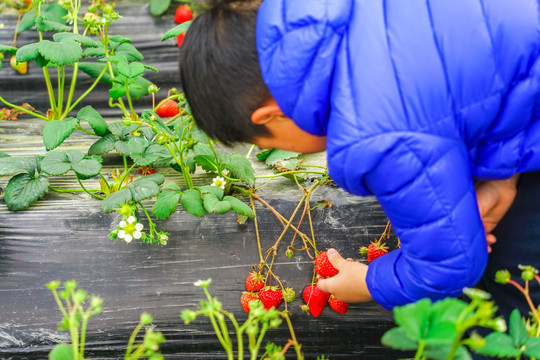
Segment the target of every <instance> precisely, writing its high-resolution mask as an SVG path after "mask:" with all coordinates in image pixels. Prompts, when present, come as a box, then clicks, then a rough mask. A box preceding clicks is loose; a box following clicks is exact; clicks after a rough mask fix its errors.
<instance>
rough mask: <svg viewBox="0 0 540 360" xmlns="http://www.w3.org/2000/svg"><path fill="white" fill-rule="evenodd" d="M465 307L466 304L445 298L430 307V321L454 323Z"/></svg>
mask: <svg viewBox="0 0 540 360" xmlns="http://www.w3.org/2000/svg"><path fill="white" fill-rule="evenodd" d="M466 307H467V304H466V303H465V302H464V301H462V300H459V299H455V298H445V299H443V300H441V301H437V302H436V303H433V304H432V305H431V321H432V322H443V321H450V322H454V323H455V322H456V321H457V319H458V317H459V315H460V314H461V313H462V312H463V310H465V308H466Z"/></svg>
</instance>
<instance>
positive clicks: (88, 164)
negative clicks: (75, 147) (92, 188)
mask: <svg viewBox="0 0 540 360" xmlns="http://www.w3.org/2000/svg"><path fill="white" fill-rule="evenodd" d="M71 168H72V169H73V171H75V173H76V174H77V176H78V177H79V178H80V179H81V180H87V179H90V178H93V177H94V176H96V175H98V174H99V172H100V171H101V161H99V160H97V159H96V158H94V157H93V158H90V159H81V160H79V161H77V162H74V163H72V164H71Z"/></svg>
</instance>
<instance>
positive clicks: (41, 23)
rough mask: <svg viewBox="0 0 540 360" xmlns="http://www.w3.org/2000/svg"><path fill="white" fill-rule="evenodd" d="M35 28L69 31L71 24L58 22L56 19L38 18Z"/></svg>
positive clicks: (39, 29)
mask: <svg viewBox="0 0 540 360" xmlns="http://www.w3.org/2000/svg"><path fill="white" fill-rule="evenodd" d="M36 30H38V31H71V26H67V25H64V24H60V23H58V22H56V21H51V20H45V19H44V18H38V20H37V21H36Z"/></svg>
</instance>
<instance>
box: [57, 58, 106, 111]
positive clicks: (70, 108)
mask: <svg viewBox="0 0 540 360" xmlns="http://www.w3.org/2000/svg"><path fill="white" fill-rule="evenodd" d="M75 67H76V68H78V67H79V63H75ZM106 71H107V66H104V67H103V70H101V73H100V74H99V75H98V77H97V78H96V80H95V81H94V82H93V83H92V85H90V87H89V88H88V90H86V91H85V92H84V93H83V94H82V95H81V96H79V98H78V99H77V100H76V101H75V102H74V103H73V105H70V104H71V100H72V98H73V94H74V88H75V85H74V82H73V80H72V82H71V89H70V91H69V98H68V101H67V104H66V111H65V112H64V115H63V117H64V118H65V117H66V116H67V115H68V114H69V113H70V112H71V111H72V110H73V109H75V107H76V106H77V104H79V102H80V101H81V100H82V99H84V98H85V97H86V96H87V95H88V94H90V92H91V91H92V90H94V88H95V87H96V86H97V84H98V83H99V81H100V80H101V78H102V77H103V75H104V74H105V72H106ZM76 75H77V73H76V72H75V70H73V76H74V77H76ZM75 81H76V80H75Z"/></svg>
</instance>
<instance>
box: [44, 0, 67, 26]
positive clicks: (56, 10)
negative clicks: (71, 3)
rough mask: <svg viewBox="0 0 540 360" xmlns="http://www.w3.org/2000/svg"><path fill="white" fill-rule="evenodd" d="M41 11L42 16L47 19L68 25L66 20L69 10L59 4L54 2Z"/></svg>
mask: <svg viewBox="0 0 540 360" xmlns="http://www.w3.org/2000/svg"><path fill="white" fill-rule="evenodd" d="M41 10H42V11H41V14H42V16H43V17H44V18H45V19H47V20H50V21H55V22H57V23H60V24H65V23H66V20H65V19H64V18H65V16H66V15H67V10H66V9H65V8H64V7H63V6H62V5H60V4H59V3H57V2H52V3H50V4H48V5H43V7H42V9H41Z"/></svg>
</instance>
